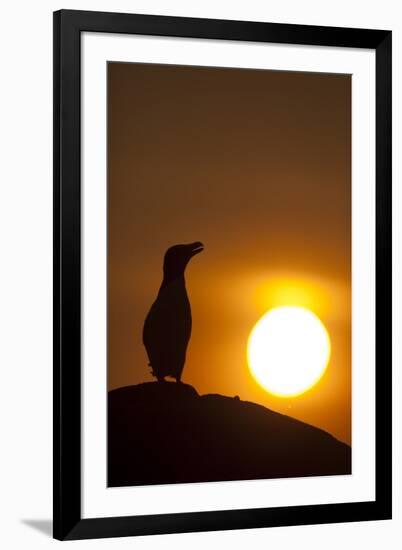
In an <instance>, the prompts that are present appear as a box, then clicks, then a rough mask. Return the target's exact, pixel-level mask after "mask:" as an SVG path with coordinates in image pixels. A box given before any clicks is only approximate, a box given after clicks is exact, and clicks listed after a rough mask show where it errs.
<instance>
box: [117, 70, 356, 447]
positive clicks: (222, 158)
mask: <svg viewBox="0 0 402 550" xmlns="http://www.w3.org/2000/svg"><path fill="white" fill-rule="evenodd" d="M108 83H109V97H108V120H109V128H108V138H109V151H108V239H109V242H108V380H109V389H113V388H117V387H120V386H125V385H129V384H137V383H140V382H144V381H151V380H153V378H152V376H151V375H150V373H149V368H148V367H147V362H148V361H147V357H146V353H145V350H144V348H143V345H142V339H141V338H142V326H143V322H144V319H145V316H146V314H147V312H148V310H149V307H150V306H151V303H152V302H153V301H154V299H155V297H156V294H157V292H158V289H159V285H160V282H161V278H162V260H163V254H164V252H165V250H166V249H167V248H168V247H169V246H171V245H173V244H178V243H187V242H192V241H202V242H203V243H204V244H205V251H204V252H202V253H201V254H199V255H197V256H196V257H194V258H193V259H192V260H191V262H190V264H189V266H188V268H187V272H186V282H187V290H188V294H189V298H190V301H191V307H192V316H193V331H192V337H191V340H190V344H189V349H188V353H187V362H186V366H185V368H184V372H183V381H184V382H186V383H189V384H192V385H193V386H194V387H195V388H196V389H197V390H198V392H199V393H201V394H203V393H221V394H224V395H229V396H231V395H239V397H240V398H241V399H243V400H248V401H254V402H256V403H260V404H262V405H264V406H267V407H269V408H272V409H274V410H276V411H278V412H282V413H285V414H289V415H290V416H293V417H296V418H299V419H300V420H303V421H305V422H308V423H311V424H313V425H315V426H318V427H321V428H323V429H325V430H327V431H329V432H330V433H332V434H333V435H334V436H335V437H337V438H339V439H341V440H343V441H346V442H348V443H350V432H351V426H350V412H351V411H350V409H351V403H350V399H351V357H350V353H351V318H350V315H351V309H350V298H351V296H350V294H351V279H350V274H351V79H350V77H349V76H347V75H328V74H308V73H291V72H278V71H262V70H258V71H257V70H244V69H212V68H200V67H177V66H166V65H142V64H129V63H109V65H108ZM281 304H294V305H304V306H306V307H309V308H311V309H312V310H313V311H314V312H315V313H316V314H317V315H318V316H319V317H320V318H321V320H322V321H323V322H324V324H325V326H326V327H327V329H328V332H329V335H330V338H331V344H332V355H331V359H330V363H329V367H328V369H327V372H326V374H325V375H324V377H323V378H322V379H321V381H320V382H319V383H318V384H317V385H316V386H315V387H314V388H313V389H311V390H310V391H308V392H307V393H305V394H303V395H302V396H299V397H293V398H291V399H284V398H278V397H274V396H272V395H270V394H268V393H267V392H266V391H265V390H263V389H262V388H261V387H260V386H259V385H258V384H257V382H256V381H255V380H254V379H253V378H252V377H251V375H250V373H249V370H248V366H247V361H246V345H247V339H248V336H249V333H250V331H251V329H252V328H253V326H254V324H255V323H256V322H257V320H258V319H259V318H260V317H261V315H262V314H263V313H265V312H266V311H267V309H269V308H270V307H273V306H276V305H281Z"/></svg>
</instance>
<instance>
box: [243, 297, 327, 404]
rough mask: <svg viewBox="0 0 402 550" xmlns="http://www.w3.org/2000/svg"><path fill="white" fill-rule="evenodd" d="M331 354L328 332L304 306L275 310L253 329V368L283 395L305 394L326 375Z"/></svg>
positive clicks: (268, 386)
mask: <svg viewBox="0 0 402 550" xmlns="http://www.w3.org/2000/svg"><path fill="white" fill-rule="evenodd" d="M330 353H331V343H330V339H329V335H328V332H327V330H326V328H325V327H324V325H323V323H322V322H321V321H320V319H319V318H318V317H317V316H316V315H315V314H314V313H313V312H312V311H310V310H308V309H306V308H303V307H295V306H283V307H277V308H275V309H271V310H270V311H268V312H267V313H266V314H265V315H263V317H261V319H260V320H259V321H258V322H257V323H256V325H255V326H254V328H253V330H252V331H251V334H250V337H249V340H248V346H247V356H248V363H249V367H250V371H251V373H252V375H253V377H254V378H255V379H256V380H257V382H258V383H259V384H260V385H261V386H262V387H263V388H264V389H266V390H267V391H268V392H270V393H272V394H274V395H277V396H279V397H290V396H296V395H300V394H302V393H304V392H305V391H307V390H308V389H310V388H311V387H313V386H314V385H315V384H316V383H317V382H318V381H319V380H320V378H321V377H322V376H323V374H324V372H325V370H326V368H327V365H328V361H329V356H330Z"/></svg>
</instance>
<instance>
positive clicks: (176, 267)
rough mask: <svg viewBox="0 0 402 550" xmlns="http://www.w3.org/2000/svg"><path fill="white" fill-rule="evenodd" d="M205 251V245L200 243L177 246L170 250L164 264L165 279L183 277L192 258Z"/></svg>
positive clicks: (166, 254)
mask: <svg viewBox="0 0 402 550" xmlns="http://www.w3.org/2000/svg"><path fill="white" fill-rule="evenodd" d="M203 250H204V245H203V244H202V243H200V242H199V241H196V242H195V243H190V244H176V245H175V246H171V247H170V248H168V250H167V251H166V253H165V258H164V262H163V272H164V275H165V278H168V279H174V278H176V277H180V276H182V275H183V273H184V270H185V269H186V266H187V264H188V262H189V261H190V260H191V258H192V257H193V256H195V255H196V254H199V253H200V252H202V251H203Z"/></svg>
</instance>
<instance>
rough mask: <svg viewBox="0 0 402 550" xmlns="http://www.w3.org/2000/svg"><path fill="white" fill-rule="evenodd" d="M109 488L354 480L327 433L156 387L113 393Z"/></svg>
mask: <svg viewBox="0 0 402 550" xmlns="http://www.w3.org/2000/svg"><path fill="white" fill-rule="evenodd" d="M108 443H109V444H108V486H110V487H116V486H127V485H149V484H165V483H190V482H205V481H231V480H246V479H268V478H285V477H298V476H303V477H305V476H316V475H320V476H325V475H335V474H337V475H341V474H350V473H351V449H350V447H349V446H348V445H346V444H344V443H341V442H340V441H338V440H336V439H335V438H334V437H332V436H331V435H330V434H328V433H327V432H325V431H323V430H320V429H318V428H315V427H313V426H310V425H309V424H305V423H303V422H300V421H298V420H295V419H293V418H291V417H288V416H285V415H282V414H279V413H276V412H273V411H272V410H270V409H267V408H265V407H263V406H260V405H256V404H254V403H250V402H247V401H242V400H241V399H240V398H239V397H237V396H236V397H235V398H231V397H225V396H222V395H217V394H209V395H203V396H200V395H199V394H198V393H197V391H196V390H195V389H194V388H193V387H192V386H190V385H187V384H176V383H173V382H165V383H158V382H150V383H144V384H139V385H136V386H127V387H124V388H119V389H116V390H112V391H110V392H109V396H108Z"/></svg>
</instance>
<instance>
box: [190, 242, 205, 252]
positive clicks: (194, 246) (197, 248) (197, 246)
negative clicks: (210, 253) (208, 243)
mask: <svg viewBox="0 0 402 550" xmlns="http://www.w3.org/2000/svg"><path fill="white" fill-rule="evenodd" d="M188 246H189V248H190V251H191V256H195V255H196V254H199V253H200V252H202V251H203V250H204V245H203V244H202V243H200V242H198V241H197V242H195V243H191V244H189V245H188Z"/></svg>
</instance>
